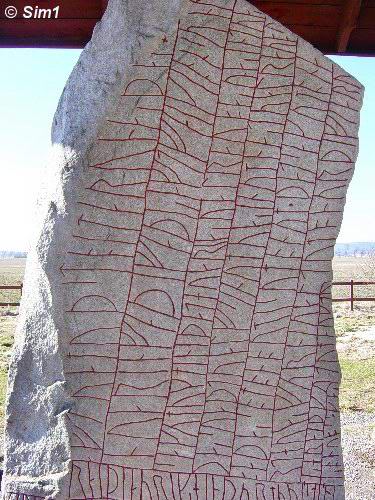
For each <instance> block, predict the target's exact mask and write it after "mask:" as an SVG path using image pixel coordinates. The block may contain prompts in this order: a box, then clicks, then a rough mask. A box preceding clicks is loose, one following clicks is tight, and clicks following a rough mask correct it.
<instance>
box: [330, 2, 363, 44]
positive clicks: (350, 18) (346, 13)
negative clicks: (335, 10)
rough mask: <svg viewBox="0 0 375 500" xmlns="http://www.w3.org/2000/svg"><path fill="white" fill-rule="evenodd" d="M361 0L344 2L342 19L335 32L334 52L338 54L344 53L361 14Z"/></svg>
mask: <svg viewBox="0 0 375 500" xmlns="http://www.w3.org/2000/svg"><path fill="white" fill-rule="evenodd" d="M361 4H362V0H344V5H343V10H342V17H341V21H340V25H339V29H338V32H337V40H336V50H337V52H338V53H344V52H346V50H347V48H348V44H349V40H350V35H351V34H352V31H353V30H354V28H355V27H356V25H357V21H358V17H359V14H360V12H361Z"/></svg>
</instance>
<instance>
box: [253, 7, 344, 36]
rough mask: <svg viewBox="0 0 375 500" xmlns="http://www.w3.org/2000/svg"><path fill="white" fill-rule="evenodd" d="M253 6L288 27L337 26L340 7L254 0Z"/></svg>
mask: <svg viewBox="0 0 375 500" xmlns="http://www.w3.org/2000/svg"><path fill="white" fill-rule="evenodd" d="M252 3H253V5H254V6H255V7H257V8H258V9H259V10H261V11H263V12H265V13H266V14H268V15H269V16H271V17H272V18H274V19H277V20H278V21H279V22H281V23H283V24H288V25H293V26H295V25H302V26H315V27H316V26H319V27H320V26H334V27H335V28H336V29H337V27H338V25H339V19H340V12H341V5H327V4H315V5H314V4H312V3H310V2H301V4H300V5H297V4H293V3H291V2H287V3H286V2H284V3H280V2H267V1H265V0H254V1H253V2H252Z"/></svg>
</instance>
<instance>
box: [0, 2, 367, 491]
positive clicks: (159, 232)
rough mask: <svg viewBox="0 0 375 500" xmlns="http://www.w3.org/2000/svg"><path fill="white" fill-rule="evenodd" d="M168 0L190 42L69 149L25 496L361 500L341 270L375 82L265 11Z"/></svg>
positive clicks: (31, 318) (12, 486) (20, 482)
mask: <svg viewBox="0 0 375 500" xmlns="http://www.w3.org/2000/svg"><path fill="white" fill-rule="evenodd" d="M156 3H157V4H160V7H162V8H163V9H164V10H163V12H164V13H167V12H169V16H164V17H167V19H168V20H169V23H170V25H168V22H167V20H165V21H164V23H165V26H164V27H162V28H160V30H159V31H155V30H154V31H153V32H152V33H151V30H150V33H149V35H148V36H142V37H139V38H138V39H142V40H143V47H142V48H139V49H137V50H136V49H134V51H135V52H134V57H132V58H131V61H130V59H129V58H128V59H126V57H125V56H124V55H123V56H122V57H123V59H122V62H121V64H123V67H124V68H125V70H126V71H125V81H124V82H123V83H122V85H121V95H118V94H117V93H116V90H115V87H116V85H117V86H118V82H119V81H120V77H119V76H118V75H117V79H116V78H114V80H113V82H114V83H113V85H112V87H111V89H110V92H107V93H106V94H105V98H104V102H101V103H98V105H99V104H100V106H101V108H100V110H99V112H97V115H96V117H95V120H92V121H91V122H90V120H89V118H88V117H89V113H86V115H85V117H86V118H85V119H88V120H89V123H88V132H87V133H86V131H85V132H84V134H85V133H86V136H85V135H84V134H83V139H80V134H79V133H77V131H76V129H77V127H76V128H74V127H69V128H68V129H67V130H69V131H70V132H69V134H70V135H69V134H68V140H65V139H66V137H65V135H64V134H65V132H64V128H63V126H62V125H61V126H60V128H59V130H61V131H62V132H60V135H59V134H58V133H57V135H56V133H55V137H57V136H58V135H59V142H60V143H61V144H63V145H64V146H65V148H67V147H68V146H69V147H70V148H72V149H73V153H71V154H70V153H69V158H68V160H67V161H65V163H64V161H62V162H61V170H60V171H59V174H58V176H60V177H61V178H62V180H59V179H58V181H57V185H58V186H60V188H59V189H58V190H57V191H58V192H61V194H60V196H61V200H62V201H61V203H60V204H57V208H56V204H50V205H49V209H48V210H47V212H46V213H48V214H49V215H48V218H47V220H48V221H50V224H47V225H46V224H45V222H44V229H42V232H41V237H40V239H39V241H38V245H37V251H36V255H37V258H36V259H35V260H36V261H37V262H39V264H38V265H37V264H32V263H30V264H29V268H30V269H35V272H34V273H32V272H30V274H33V275H36V278H35V279H34V280H32V279H31V278H30V283H32V285H33V286H34V285H36V286H37V288H38V282H44V281H45V282H46V284H43V283H42V284H41V285H40V283H39V288H38V289H39V290H40V291H39V296H38V295H37V297H39V298H40V294H42V293H43V291H46V290H47V291H48V293H47V295H48V297H47V298H46V297H44V298H43V302H42V307H38V306H37V304H36V303H35V304H34V303H33V302H32V303H33V304H34V305H35V307H37V309H36V310H32V308H30V306H29V307H28V306H27V305H25V306H24V313H23V314H24V321H23V322H22V323H21V327H20V329H21V330H22V332H23V337H22V338H21V339H20V341H19V346H18V348H17V352H16V357H15V361H14V363H13V368H12V376H11V382H10V384H11V389H12V392H11V396H10V403H9V409H8V414H9V416H10V419H11V420H10V421H8V430H7V462H6V475H7V478H6V484H7V486H6V488H7V492H11V491H16V492H22V493H24V494H27V495H28V496H25V497H24V498H45V497H46V498H61V499H63V498H69V499H116V500H117V499H126V500H141V499H142V500H144V499H152V500H156V499H158V500H159V499H163V500H170V499H183V500H185V499H197V500H206V499H207V500H208V499H212V500H214V499H215V500H216V499H221V500H237V499H238V500H240V499H251V500H253V499H256V500H274V499H285V500H294V499H325V500H328V499H343V498H344V490H343V467H342V457H341V448H340V434H339V410H338V397H337V396H338V385H339V380H340V375H339V367H338V363H337V355H336V349H335V338H334V331H333V321H332V312H331V295H330V284H331V259H332V256H333V248H334V243H335V240H336V237H337V235H338V232H339V228H340V224H341V218H342V211H343V206H344V202H345V195H346V191H347V187H348V184H349V181H350V179H351V176H352V173H353V166H354V162H355V159H356V155H357V132H358V123H359V109H360V107H361V102H362V87H361V86H360V84H358V82H356V81H355V80H354V79H353V78H352V77H351V76H349V75H348V74H347V73H345V72H344V71H343V70H342V69H341V68H339V67H338V66H337V65H335V64H333V63H332V61H330V60H329V59H327V58H325V57H324V56H322V55H321V54H320V53H319V52H317V51H316V50H315V49H313V48H312V47H311V46H310V45H309V44H308V43H306V42H305V41H304V40H302V39H300V38H298V37H297V36H296V35H293V34H292V33H291V32H289V31H288V30H286V29H285V28H284V27H282V26H281V25H280V24H278V23H276V22H275V21H273V20H272V19H270V18H269V17H267V16H265V15H264V14H263V13H261V12H259V11H258V10H256V9H255V8H253V7H252V6H251V5H250V4H249V3H248V2H247V1H245V0H204V1H198V0H185V1H183V2H182V3H181V9H180V11H179V10H178V7H179V6H178V4H179V2H174V3H173V2H169V3H168V2H161V1H160V2H156ZM116 5H117V8H120V5H121V4H120V3H118V4H116ZM114 6H115V3H112V4H111V6H110V9H111V8H112V9H114V10H113V12H115V7H114ZM142 8H144V7H143V3H142V4H140V7H139V9H140V10H141V9H142ZM178 12H180V13H179V14H178ZM107 16H108V13H107ZM138 17H142V16H141V14H138ZM144 19H145V18H144ZM104 22H105V21H104ZM127 24H128V25H129V26H132V23H131V22H130V21H129V20H128V21H127ZM153 25H154V26H156V25H157V24H155V22H154V24H153ZM171 26H173V29H172V28H171ZM133 29H134V28H133ZM98 36H99V35H98V33H96V34H95V35H94V39H93V42H92V44H95V37H98ZM121 36H122V37H123V38H126V36H127V35H126V33H123V34H122V35H121ZM137 36H139V35H136V36H135V38H134V39H135V40H138V39H137ZM99 41H100V40H99ZM119 43H121V42H119ZM125 45H126V44H124V46H125ZM132 47H133V48H134V47H137V43H134V44H133V45H132ZM86 50H90V48H89V49H86ZM97 50H99V51H100V43H99V44H98V49H97ZM83 57H85V56H84V55H83ZM125 59H126V60H125ZM116 60H117V61H118V59H116ZM112 63H113V61H112V60H111V59H109V60H108V66H110V65H111V64H112ZM75 71H76V72H77V71H79V69H78V70H77V69H76V70H75ZM87 71H88V70H87ZM84 77H85V78H86V79H88V80H90V79H89V77H88V74H87V73H86V74H84ZM116 82H117V83H116ZM84 85H85V84H84V83H83V82H82V81H81V83H80V91H84ZM72 88H74V82H73V83H72V81H71V82H70V86H69V85H68V90H69V89H70V91H71V90H72ZM100 88H101V87H100ZM116 88H117V87H116ZM113 95H115V96H116V95H118V97H117V98H116V99H115V98H113ZM111 99H112V101H113V103H112V104H111V102H110V101H111ZM99 101H100V99H99ZM93 108H94V109H97V105H96V103H95V105H93ZM68 109H69V112H70V113H75V112H77V109H74V106H73V107H72V106H70V107H69V106H68ZM108 110H109V111H108ZM104 112H107V114H108V116H107V119H106V121H105V123H104V125H103V126H101V127H100V131H99V132H98V133H97V132H96V130H98V121H100V117H101V116H102V115H103V113H104ZM83 121H84V120H81V124H80V126H81V127H82V126H83ZM95 127H96V128H95ZM90 134H91V135H90ZM94 136H95V139H96V140H95V143H94V144H93V146H92V147H90V148H89V150H88V151H87V147H88V145H90V140H92V139H93V138H94ZM77 151H78V153H77ZM64 154H66V149H65V150H64ZM72 167H74V168H72ZM44 220H46V219H44ZM41 260H42V261H43V262H42V264H40V261H41ZM38 266H39V270H38V269H37V267H38ZM31 288H32V287H31V286H29V288H28V291H27V292H26V296H28V295H30V294H32V293H33V289H31ZM27 300H28V299H27V298H26V301H27ZM46 304H47V305H48V314H47V316H46V311H45V310H44V309H45V308H46ZM43 314H44V316H43ZM46 317H47V319H50V323H48V322H47V326H46V325H45V324H44V323H43V318H46ZM39 324H42V326H41V327H40V328H39V327H38V325H39ZM39 335H40V337H39V338H38V339H37V340H33V339H35V337H38V336H39ZM49 346H51V352H49ZM35 363H36V364H37V367H38V368H37V369H35V368H34V367H33V366H34V365H35ZM52 365H53V370H54V374H55V375H54V377H50V375H49V374H50V373H52V372H51V370H52ZM25 370H26V371H27V370H29V372H28V373H32V376H28V375H27V374H26V375H25ZM46 370H47V372H46ZM21 372H23V373H21ZM18 379H19V380H18ZM26 379H27V381H28V385H27V386H25V387H24V386H23V384H24V383H25V380H26ZM54 387H56V391H57V392H56V393H53V391H54V390H55V389H54ZM26 389H27V390H28V391H29V390H30V391H31V394H32V395H33V397H32V398H30V397H29V396H28V395H27V394H26ZM51 391H52V393H53V394H51ZM43 398H45V399H43ZM26 404H27V405H28V407H26ZM22 412H29V415H28V418H30V419H31V421H32V422H33V423H32V425H31V427H30V426H29V427H28V424H27V420H26V421H24V419H21V420H22V425H19V420H18V419H19V418H20V414H22ZM24 427H25V428H24ZM30 439H34V440H35V443H34V442H31V441H30ZM43 450H48V454H46V455H43ZM44 453H45V451H44ZM36 457H37V458H36ZM24 460H26V461H27V460H31V462H29V464H30V463H31V466H29V465H27V464H25V463H24ZM36 462H37V465H35V463H36ZM33 495H34V496H33ZM35 495H36V496H35ZM38 495H39V496H38ZM6 498H9V499H10V498H12V499H13V498H14V499H16V498H22V495H18V496H17V493H14V494H10V493H9V494H8V495H7V496H6Z"/></svg>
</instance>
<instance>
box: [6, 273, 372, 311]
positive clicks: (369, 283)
mask: <svg viewBox="0 0 375 500" xmlns="http://www.w3.org/2000/svg"><path fill="white" fill-rule="evenodd" d="M332 286H349V287H350V296H349V297H338V298H334V299H332V302H350V309H351V310H352V311H354V303H355V302H375V297H356V296H355V294H354V287H355V286H375V281H354V280H350V281H333V283H332ZM22 287H23V285H0V290H20V292H21V295H22ZM19 305H20V303H19V302H0V307H8V306H12V307H15V306H19Z"/></svg>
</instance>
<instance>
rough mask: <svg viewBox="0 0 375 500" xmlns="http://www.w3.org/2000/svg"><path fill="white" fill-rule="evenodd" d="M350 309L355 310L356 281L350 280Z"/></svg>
mask: <svg viewBox="0 0 375 500" xmlns="http://www.w3.org/2000/svg"><path fill="white" fill-rule="evenodd" d="M350 310H351V311H354V281H353V280H350Z"/></svg>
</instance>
